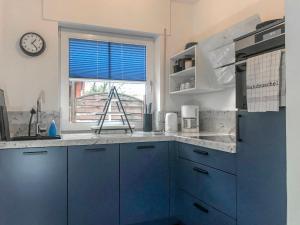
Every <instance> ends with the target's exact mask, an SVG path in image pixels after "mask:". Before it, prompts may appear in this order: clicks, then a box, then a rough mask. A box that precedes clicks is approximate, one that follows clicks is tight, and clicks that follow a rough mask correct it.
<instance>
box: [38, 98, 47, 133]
mask: <svg viewBox="0 0 300 225" xmlns="http://www.w3.org/2000/svg"><path fill="white" fill-rule="evenodd" d="M41 113H42V103H41V96H39V97H38V99H37V101H36V136H41V133H43V132H46V128H42V127H41V124H40V120H41V118H40V114H41Z"/></svg>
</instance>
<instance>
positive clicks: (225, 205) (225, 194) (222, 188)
mask: <svg viewBox="0 0 300 225" xmlns="http://www.w3.org/2000/svg"><path fill="white" fill-rule="evenodd" d="M228 154H230V153H228ZM176 166H177V170H176V177H177V181H176V183H177V186H178V187H179V188H181V189H183V190H185V191H186V192H188V193H190V194H191V195H193V196H195V197H197V198H198V199H199V200H201V201H203V202H205V203H207V204H209V205H211V206H212V207H214V208H216V209H218V210H220V211H222V212H223V213H225V214H227V215H228V216H231V217H232V218H236V176H235V175H232V174H229V173H225V172H223V171H221V170H218V169H214V168H211V167H208V166H205V165H203V164H199V163H194V162H190V161H188V160H185V159H178V160H177V163H176Z"/></svg>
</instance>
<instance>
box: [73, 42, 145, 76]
mask: <svg viewBox="0 0 300 225" xmlns="http://www.w3.org/2000/svg"><path fill="white" fill-rule="evenodd" d="M69 77H70V78H88V79H109V80H127V81H146V46H144V45H133V44H121V43H114V42H104V41H91V40H82V39H69Z"/></svg>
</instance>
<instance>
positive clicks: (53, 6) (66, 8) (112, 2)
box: [43, 0, 170, 34]
mask: <svg viewBox="0 0 300 225" xmlns="http://www.w3.org/2000/svg"><path fill="white" fill-rule="evenodd" d="M43 11H44V17H45V18H46V19H51V20H55V21H61V22H71V23H78V24H88V25H95V26H99V27H107V28H113V29H127V30H132V31H139V32H147V33H156V34H162V33H163V31H164V28H167V30H168V31H169V27H170V0H163V1H162V0H121V1H120V0H76V1H73V0H44V7H43Z"/></svg>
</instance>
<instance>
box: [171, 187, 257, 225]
mask: <svg viewBox="0 0 300 225" xmlns="http://www.w3.org/2000/svg"><path fill="white" fill-rule="evenodd" d="M175 214H176V216H177V217H178V218H179V219H180V224H183V225H236V221H235V220H234V219H233V218H231V217H229V216H227V215H226V214H224V213H222V212H221V211H219V210H217V209H215V208H214V207H211V206H210V205H208V204H206V203H204V202H202V201H200V200H199V199H197V198H195V197H194V196H193V195H190V194H189V193H187V192H185V191H184V190H181V189H177V192H176V201H175ZM253 225H254V224H253Z"/></svg>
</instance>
